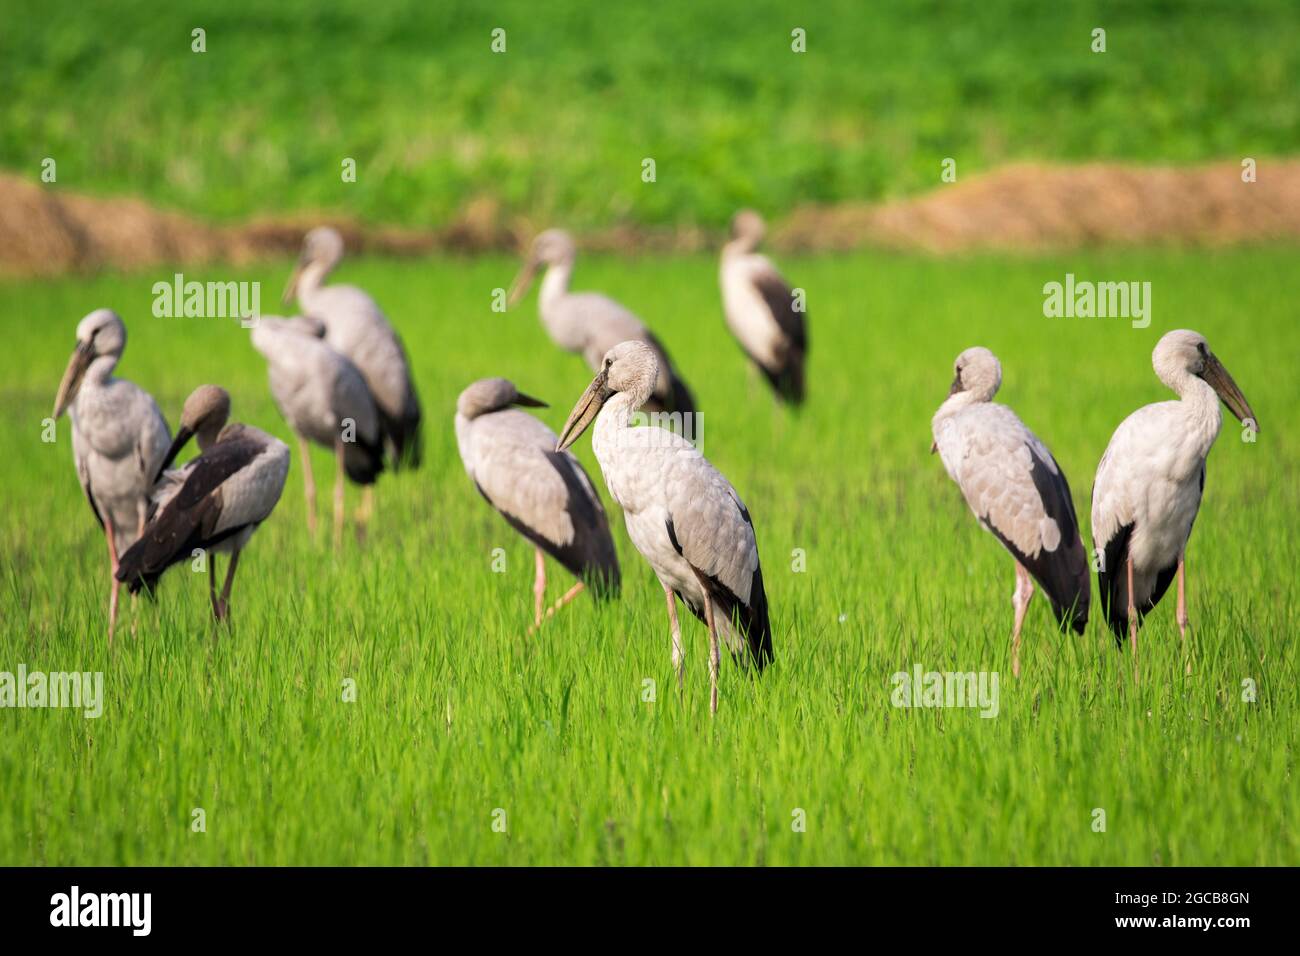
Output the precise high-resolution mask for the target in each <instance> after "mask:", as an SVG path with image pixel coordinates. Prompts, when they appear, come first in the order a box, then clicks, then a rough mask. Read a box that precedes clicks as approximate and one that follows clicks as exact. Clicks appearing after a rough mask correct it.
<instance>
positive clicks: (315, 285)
mask: <svg viewBox="0 0 1300 956" xmlns="http://www.w3.org/2000/svg"><path fill="white" fill-rule="evenodd" d="M333 269H334V263H332V262H328V261H325V260H320V259H315V260H312V261H311V262H309V263H307V265H305V266H304V267H303V270H302V274H301V275H300V276H299V277H298V304H299V305H301V306H302V307H303V311H310V310H311V300H312V299H314V298H315V297H316V295H317V294H318V293H319V292H320V291H321V289H322V288H324V286H325V279H326V278H327V277H328V276H329V274H330V272H331V271H333Z"/></svg>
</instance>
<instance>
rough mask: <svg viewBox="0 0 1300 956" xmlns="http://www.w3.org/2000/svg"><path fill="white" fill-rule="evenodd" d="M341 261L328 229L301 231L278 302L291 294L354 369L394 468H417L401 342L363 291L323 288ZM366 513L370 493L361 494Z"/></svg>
mask: <svg viewBox="0 0 1300 956" xmlns="http://www.w3.org/2000/svg"><path fill="white" fill-rule="evenodd" d="M342 258H343V238H342V237H341V236H340V235H339V234H338V232H337V231H336V230H334V229H331V228H330V227H329V226H320V227H318V228H316V229H313V230H311V231H310V232H309V233H307V236H306V238H305V239H304V240H303V245H302V254H301V255H300V256H299V258H298V264H297V265H296V266H295V267H294V271H293V274H292V275H291V276H290V277H289V283H288V285H287V286H285V290H284V301H285V303H286V304H287V303H289V302H291V301H292V300H293V298H294V296H295V295H296V296H297V298H298V304H299V305H300V306H301V308H302V312H303V314H304V315H306V316H308V317H310V318H313V319H319V320H320V321H321V322H322V323H323V324H324V326H325V341H326V342H327V343H329V345H330V347H331V348H333V349H334V350H335V351H336V352H339V353H340V354H342V355H344V356H345V357H346V358H347V359H348V361H350V362H351V363H352V364H353V365H355V366H356V367H357V370H358V371H360V372H361V377H362V378H363V379H365V383H366V387H367V388H368V389H370V394H371V395H372V396H373V398H374V403H375V409H376V410H377V411H378V413H379V427H380V430H381V431H382V434H383V442H384V446H385V448H386V449H387V450H388V456H389V462H390V464H391V467H393V468H394V469H397V468H400V467H401V466H402V465H409V466H410V467H412V468H418V467H419V465H420V458H421V453H422V433H421V429H420V399H419V396H417V395H416V394H415V385H414V384H413V383H412V381H411V370H410V368H409V366H408V363H407V358H406V350H405V349H404V348H403V347H402V340H401V339H400V338H399V337H398V335H397V332H396V331H395V330H394V329H393V327H392V325H390V324H389V322H388V319H387V318H386V317H385V316H384V313H383V311H382V310H381V309H380V308H379V306H378V305H377V304H376V303H375V300H374V299H372V298H371V297H370V296H369V295H368V294H367V293H366V292H365V291H363V290H361V289H358V288H357V287H356V286H351V285H329V286H327V285H325V284H324V282H325V278H326V277H327V276H328V275H329V274H330V271H331V270H332V269H333V268H334V267H335V266H336V265H338V263H339V260H340V259H342ZM365 496H366V504H365V509H366V512H367V513H369V509H370V492H369V490H368V489H367V490H366V492H365Z"/></svg>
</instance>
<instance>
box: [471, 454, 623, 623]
mask: <svg viewBox="0 0 1300 956" xmlns="http://www.w3.org/2000/svg"><path fill="white" fill-rule="evenodd" d="M546 458H547V460H548V461H549V462H550V463H551V466H552V467H553V468H554V469H555V470H556V472H557V473H558V474H559V476H560V479H561V480H562V481H563V482H564V487H565V490H566V491H567V493H568V494H567V496H566V498H567V504H566V506H565V510H567V511H568V513H569V520H570V521H571V522H572V524H573V540H572V541H571V542H569V543H568V544H564V545H562V544H558V543H556V542H554V541H552V540H551V539H550V538H548V537H546V536H545V535H544V534H542V533H541V532H540V531H537V530H536V529H534V528H532V527H530V526H529V525H528V524H526V523H525V522H523V521H521V520H520V519H519V518H517V517H515V516H514V515H512V514H509V513H507V512H505V511H503V510H502V509H500V508H498V507H497V505H496V503H495V502H493V500H492V499H491V498H489V497H488V494H487V492H486V491H484V490H483V486H482V485H480V484H479V483H478V482H477V481H475V482H474V487H475V488H477V489H478V493H479V494H480V495H482V496H483V500H484V501H486V502H487V503H488V504H490V505H492V507H493V508H495V509H496V510H497V512H498V513H499V514H500V515H501V517H503V518H505V519H506V521H507V522H508V523H509V525H510V527H512V528H514V529H515V530H516V531H518V532H519V533H520V534H522V535H523V536H524V537H525V538H527V539H528V540H529V541H531V542H533V544H535V545H537V546H538V547H539V548H541V549H542V550H543V551H545V552H546V553H547V554H549V555H550V556H551V557H553V558H554V559H555V560H556V561H559V562H560V564H561V565H563V566H564V568H565V570H567V571H568V572H569V573H570V574H572V575H573V576H574V577H576V578H578V579H579V580H580V581H582V582H584V583H585V584H586V585H587V586H588V587H589V588H591V591H592V596H593V597H595V598H597V599H605V598H613V597H617V596H618V593H619V588H620V587H621V585H622V575H621V572H620V571H619V566H618V553H617V552H616V551H615V550H614V539H613V536H612V535H610V533H609V520H608V519H607V518H606V517H605V514H604V513H603V512H601V511H597V510H596V508H595V507H593V505H592V503H591V501H590V500H589V498H588V497H587V489H586V488H585V487H584V486H583V484H582V482H581V480H580V479H579V478H578V476H577V475H576V474H575V473H574V465H573V462H572V461H571V460H570V459H569V457H568V456H567V455H565V454H564V453H563V452H547V453H546Z"/></svg>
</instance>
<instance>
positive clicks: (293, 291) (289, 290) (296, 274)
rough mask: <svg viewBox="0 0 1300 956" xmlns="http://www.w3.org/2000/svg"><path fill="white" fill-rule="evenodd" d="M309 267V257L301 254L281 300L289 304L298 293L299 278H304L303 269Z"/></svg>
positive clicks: (290, 274)
mask: <svg viewBox="0 0 1300 956" xmlns="http://www.w3.org/2000/svg"><path fill="white" fill-rule="evenodd" d="M306 267H307V257H306V256H299V257H298V261H297V262H295V263H294V264H293V272H291V273H289V281H288V282H287V283H285V286H284V294H283V295H281V296H280V302H281V303H282V304H284V305H288V304H289V303H290V302H292V301H293V300H294V299H295V298H296V297H297V295H298V280H299V279H301V278H302V270H303V269H305V268H306Z"/></svg>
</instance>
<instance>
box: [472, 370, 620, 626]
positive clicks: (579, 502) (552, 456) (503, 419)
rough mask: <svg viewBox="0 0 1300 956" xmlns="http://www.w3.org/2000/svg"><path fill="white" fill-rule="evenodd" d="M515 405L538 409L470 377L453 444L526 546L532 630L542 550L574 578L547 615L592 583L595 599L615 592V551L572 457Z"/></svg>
mask: <svg viewBox="0 0 1300 956" xmlns="http://www.w3.org/2000/svg"><path fill="white" fill-rule="evenodd" d="M515 406H525V407H530V408H544V407H545V402H540V401H538V400H537V399H535V398H530V397H529V396H527V395H522V394H520V392H519V390H518V389H516V388H515V386H514V383H513V382H510V381H508V380H507V379H504V378H485V379H480V380H479V381H477V382H474V383H473V384H472V385H470V386H469V387H468V388H466V389H465V390H464V391H463V392H461V393H460V397H459V398H458V399H457V400H456V444H457V446H458V447H459V449H460V458H461V461H462V462H463V463H464V465H465V471H466V472H467V473H468V474H469V477H470V480H471V481H473V482H474V487H475V488H477V489H478V492H479V494H481V495H482V496H483V498H484V500H485V501H487V503H488V504H490V505H491V506H492V507H493V508H495V509H496V510H497V511H498V512H500V513H501V516H502V517H503V518H505V519H506V521H507V522H509V524H510V526H511V527H512V528H514V529H515V530H516V531H518V532H519V533H520V534H522V535H523V536H524V537H525V538H527V539H528V540H529V541H531V542H532V543H533V547H534V548H535V549H536V556H537V562H536V568H537V570H536V576H535V579H534V583H533V600H534V613H533V627H538V626H540V625H541V623H542V618H543V614H542V610H543V605H544V598H545V594H546V562H545V559H544V557H543V552H545V553H546V554H549V555H550V556H551V557H553V558H554V559H555V560H556V561H559V562H560V564H562V565H563V566H564V567H565V568H566V569H567V570H568V571H569V572H570V573H571V574H573V575H574V576H575V577H577V578H578V579H579V580H578V583H577V584H575V585H574V586H573V587H572V588H570V589H569V590H568V591H567V592H566V593H565V595H564V596H563V597H562V598H560V599H559V600H558V601H557V602H556V603H555V605H554V606H553V607H551V608H550V609H549V610H547V612H546V615H545V616H547V617H549V616H550V615H552V614H554V613H555V612H556V611H558V610H559V609H560V608H562V607H564V605H566V604H568V603H569V602H570V601H572V600H573V599H574V598H575V597H577V596H578V595H579V594H580V593H581V592H582V590H583V587H584V585H588V584H589V585H591V588H592V592H593V593H594V594H595V595H596V597H597V598H604V597H608V596H613V595H616V594H617V593H618V589H619V583H620V582H619V569H618V555H617V553H616V552H615V550H614V539H613V538H612V537H611V536H610V533H609V520H608V519H607V518H606V517H605V509H604V507H602V506H601V503H600V496H599V495H598V494H596V489H595V488H594V487H592V484H591V479H590V478H588V477H587V473H586V471H584V470H583V467H582V465H581V464H579V463H578V459H576V458H575V457H573V455H571V454H570V453H568V452H562V451H556V450H555V445H556V442H557V440H558V439H557V438H556V435H555V432H553V431H551V430H550V429H549V428H547V427H546V426H545V425H544V424H543V423H542V422H540V421H538V420H537V419H536V418H534V417H533V416H532V415H529V414H528V413H527V412H524V411H520V409H519V408H517V407H515Z"/></svg>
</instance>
